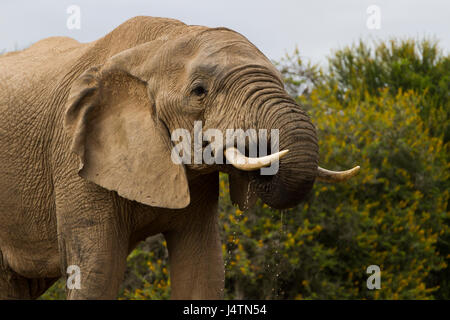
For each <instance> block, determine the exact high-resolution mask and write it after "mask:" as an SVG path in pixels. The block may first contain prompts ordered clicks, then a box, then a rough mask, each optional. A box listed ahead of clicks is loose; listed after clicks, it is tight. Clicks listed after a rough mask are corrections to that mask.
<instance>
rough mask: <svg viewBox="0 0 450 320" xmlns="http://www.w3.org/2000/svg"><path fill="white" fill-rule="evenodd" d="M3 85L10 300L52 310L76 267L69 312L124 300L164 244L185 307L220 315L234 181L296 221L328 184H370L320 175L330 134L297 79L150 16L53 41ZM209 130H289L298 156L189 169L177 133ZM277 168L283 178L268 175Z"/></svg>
mask: <svg viewBox="0 0 450 320" xmlns="http://www.w3.org/2000/svg"><path fill="white" fill-rule="evenodd" d="M0 70H1V73H0V88H1V89H0V114H1V116H0V298H2V299H35V298H38V297H39V296H40V295H42V294H43V293H44V292H45V291H46V290H47V289H48V288H49V287H50V286H51V285H52V284H53V283H54V282H55V281H56V280H57V279H59V278H61V277H63V278H65V279H66V280H67V279H68V277H70V273H67V272H68V270H71V269H70V268H71V267H73V266H76V267H77V268H78V269H79V270H80V273H79V276H80V278H79V280H80V285H79V286H76V287H69V286H68V288H67V298H68V299H114V298H115V297H117V294H118V292H119V290H120V285H121V282H122V280H123V277H124V273H125V269H126V259H127V256H128V255H129V253H130V252H131V251H132V250H133V249H134V248H135V247H136V246H137V244H138V243H139V242H141V241H143V240H145V239H146V238H147V237H149V236H152V235H156V234H162V235H163V236H164V237H165V239H166V241H167V248H168V253H169V263H170V277H171V298H172V299H220V298H222V297H223V291H224V262H223V258H222V250H221V239H220V236H219V227H218V197H219V191H218V190H219V173H220V172H223V173H225V174H228V177H229V181H230V196H231V199H232V201H233V203H234V204H236V205H238V206H239V207H240V208H242V209H244V210H245V209H248V208H249V207H251V206H252V205H253V204H254V202H255V199H258V198H259V199H261V201H263V202H264V203H266V204H267V205H269V206H271V207H273V208H275V209H282V208H290V207H294V206H295V205H297V204H298V203H299V202H300V201H302V200H303V199H304V198H305V196H306V195H307V194H308V193H309V192H310V190H311V189H312V187H313V184H314V182H315V181H316V180H319V179H322V180H324V181H331V182H334V181H342V180H346V179H348V178H350V177H352V176H354V175H355V174H356V173H357V171H358V169H359V167H355V168H353V169H351V170H347V171H341V172H338V171H329V170H326V169H323V168H321V167H319V166H318V162H319V160H318V159H319V151H318V139H317V134H316V129H315V127H314V125H313V124H312V122H311V120H310V118H309V117H308V115H307V114H306V112H305V111H304V110H302V109H301V107H300V106H299V105H298V104H297V103H296V102H295V100H294V99H293V98H292V97H290V96H289V95H288V94H287V92H286V91H285V89H284V85H283V79H282V76H281V74H280V73H279V71H278V70H277V69H276V68H275V66H274V65H273V64H272V62H270V60H269V59H268V58H267V57H265V55H264V54H263V53H262V52H261V51H259V50H258V49H257V48H256V47H255V46H254V45H253V44H252V43H251V42H250V41H249V40H248V39H246V38H245V37H244V36H243V35H241V34H239V33H238V32H235V31H233V30H230V29H227V28H223V27H220V28H209V27H204V26H196V25H187V24H185V23H183V22H181V21H178V20H174V19H166V18H153V17H144V16H139V17H135V18H132V19H130V20H128V21H126V22H124V23H123V24H121V25H120V26H118V27H117V28H115V29H114V30H113V31H111V32H110V33H108V34H107V35H106V36H104V37H102V38H100V39H98V40H96V41H93V42H89V43H80V42H78V41H76V40H74V39H71V38H68V37H51V38H47V39H44V40H41V41H38V42H36V43H35V44H33V45H32V46H30V47H29V48H27V49H24V50H21V51H16V52H10V53H6V54H3V55H2V56H0ZM196 121H202V123H203V129H202V130H203V132H205V131H206V130H208V129H210V128H216V129H217V130H222V131H224V130H226V129H227V128H242V129H243V130H246V129H249V128H256V129H268V130H269V129H277V130H279V131H278V132H279V140H278V144H279V147H280V148H281V150H283V151H281V152H279V153H275V152H272V151H270V152H269V156H267V155H266V157H261V159H262V158H264V159H265V160H264V159H262V160H261V163H260V164H259V165H257V166H256V167H255V166H253V167H246V166H245V165H246V164H249V163H250V162H251V161H250V160H252V159H255V157H253V158H252V157H250V156H249V155H248V154H246V153H245V152H246V151H245V150H244V151H242V152H239V150H238V149H236V148H235V149H232V146H228V145H224V146H223V149H222V152H223V153H224V154H225V157H227V159H228V158H232V157H231V156H230V152H232V151H233V150H235V151H236V150H237V151H236V153H235V155H236V156H237V157H238V158H239V157H240V158H241V159H244V163H243V164H242V163H241V164H239V163H238V162H237V161H236V159H235V160H234V162H233V160H230V162H229V163H224V164H220V163H213V164H206V163H190V164H186V163H181V164H180V163H175V162H174V161H173V159H172V158H171V154H172V150H173V147H174V141H173V140H172V138H171V132H173V131H174V130H176V129H177V128H185V129H187V130H188V131H189V132H192V131H193V127H194V123H195V122H196ZM219 142H220V141H219ZM205 147H206V146H205V144H202V145H201V148H205ZM230 150H231V151H230ZM288 151H289V152H288ZM227 152H228V153H227ZM267 157H268V158H269V160H267V159H268V158H267ZM256 159H258V157H256ZM275 160H276V161H278V171H277V172H276V174H273V175H262V174H261V170H259V169H261V168H262V167H264V166H267V165H269V164H272V163H273V162H274V161H275ZM256 163H258V161H256Z"/></svg>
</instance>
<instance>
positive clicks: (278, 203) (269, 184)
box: [255, 174, 314, 210]
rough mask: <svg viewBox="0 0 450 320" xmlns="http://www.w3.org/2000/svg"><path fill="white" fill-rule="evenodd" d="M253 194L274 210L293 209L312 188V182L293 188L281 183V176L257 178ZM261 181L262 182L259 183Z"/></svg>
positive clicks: (298, 184) (304, 182)
mask: <svg viewBox="0 0 450 320" xmlns="http://www.w3.org/2000/svg"><path fill="white" fill-rule="evenodd" d="M256 179H257V181H258V182H257V183H256V184H255V185H256V188H255V192H256V194H257V195H258V197H259V198H260V199H261V200H262V201H263V202H264V203H265V204H267V205H268V206H270V207H272V208H274V209H280V210H282V209H288V208H293V207H295V206H296V205H298V204H299V203H301V202H302V201H303V200H305V198H306V197H307V196H308V194H309V193H310V191H311V189H312V188H313V186H314V179H313V180H309V181H308V180H305V181H302V182H301V183H297V184H296V185H295V186H292V185H289V184H288V183H286V182H285V181H283V180H284V179H283V176H282V174H277V175H274V176H271V177H270V176H269V177H258V178H256ZM261 180H262V181H261Z"/></svg>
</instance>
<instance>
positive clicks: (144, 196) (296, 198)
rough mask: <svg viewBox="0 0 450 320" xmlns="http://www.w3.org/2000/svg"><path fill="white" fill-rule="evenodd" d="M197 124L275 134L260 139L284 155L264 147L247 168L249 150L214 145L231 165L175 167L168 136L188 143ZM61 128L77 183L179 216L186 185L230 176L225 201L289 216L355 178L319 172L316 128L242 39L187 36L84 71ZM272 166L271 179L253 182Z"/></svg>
mask: <svg viewBox="0 0 450 320" xmlns="http://www.w3.org/2000/svg"><path fill="white" fill-rule="evenodd" d="M197 121H201V122H202V124H203V127H202V130H203V132H205V133H206V132H207V131H208V129H212V128H214V129H217V130H220V131H221V132H223V133H224V134H223V136H225V135H226V134H225V131H226V130H227V129H228V128H239V129H242V130H243V131H246V130H248V129H255V130H268V132H270V130H272V129H278V130H279V131H278V132H279V135H278V137H279V138H278V139H277V141H276V143H275V144H273V143H274V142H275V141H273V140H271V138H270V137H268V138H267V139H268V142H269V143H268V144H269V145H271V146H272V145H278V147H279V149H280V150H282V151H281V152H280V153H275V151H276V150H271V148H270V147H269V150H268V153H269V156H267V157H262V156H261V154H262V153H261V154H257V155H256V157H257V158H258V156H260V157H259V158H258V159H254V158H249V157H248V156H249V154H248V147H246V148H244V149H243V151H242V149H240V150H241V151H238V149H235V148H234V146H232V145H229V144H227V142H226V141H220V144H221V146H222V148H221V149H220V150H222V151H221V152H224V154H225V157H226V158H227V159H228V161H229V163H230V164H217V163H213V164H207V163H196V162H195V161H192V162H190V163H189V164H186V163H184V164H178V163H174V161H173V158H172V157H171V155H172V151H173V147H174V143H173V141H171V133H172V132H174V131H175V130H177V129H180V128H183V129H186V130H188V131H189V132H191V133H192V135H191V137H190V139H192V140H195V136H194V133H193V132H194V126H195V123H196V122H197ZM65 126H66V128H67V130H68V132H69V133H70V136H71V137H72V150H73V151H74V152H75V153H76V154H78V156H79V157H80V159H81V167H80V172H79V173H80V175H81V176H82V177H84V178H86V179H87V180H89V181H92V182H94V183H97V184H98V185H100V186H102V187H104V188H107V189H109V190H115V191H117V192H118V194H119V195H121V196H123V197H125V198H127V199H131V200H136V201H138V202H141V203H144V204H147V205H152V206H157V207H165V208H183V207H186V206H187V205H188V204H189V202H190V190H189V183H188V181H189V179H190V178H191V177H193V176H196V175H201V174H202V173H209V172H212V171H219V170H220V171H225V172H227V173H228V174H229V175H230V188H231V190H230V193H231V197H232V200H233V202H234V203H237V204H239V206H240V207H241V208H244V209H245V208H248V207H250V206H251V204H252V203H253V202H254V200H255V199H256V198H257V197H260V198H261V199H262V201H264V202H265V203H267V204H268V205H270V206H272V207H274V208H287V207H292V206H294V205H296V204H297V203H299V202H300V201H301V200H302V199H303V198H304V197H305V195H306V194H307V193H308V192H309V191H310V189H311V188H312V186H313V184H314V181H315V180H316V179H322V180H327V181H339V180H345V179H347V178H349V177H351V176H352V175H354V174H355V173H356V172H357V171H358V167H357V168H354V169H352V170H349V171H346V172H332V171H328V170H325V169H322V168H320V167H318V159H319V154H318V140H317V135H316V131H315V128H314V125H313V124H312V123H311V121H310V119H309V117H308V115H307V114H306V113H305V112H304V111H303V110H302V109H301V108H300V106H299V105H298V104H297V103H296V102H295V101H294V100H293V99H292V98H291V97H290V96H289V95H288V94H287V93H286V91H285V90H284V87H283V81H282V77H281V75H280V73H279V72H278V71H277V69H276V68H275V67H274V66H273V64H272V63H271V62H270V61H269V60H268V59H267V58H266V57H265V56H264V55H263V54H262V53H261V52H260V51H259V50H258V49H257V48H256V47H255V46H254V45H253V44H251V43H250V42H249V41H248V40H247V39H246V38H245V37H243V36H242V35H240V34H238V33H236V32H234V31H232V30H229V29H225V28H215V29H210V28H203V27H192V28H191V31H190V32H187V33H184V34H180V35H178V34H176V35H172V36H165V37H164V38H160V39H157V40H153V41H150V42H146V43H144V44H141V45H138V46H136V47H133V48H131V49H128V50H126V51H123V52H120V53H118V54H116V55H114V56H112V57H110V58H109V59H107V61H106V62H105V63H104V64H103V65H99V66H97V67H93V68H91V69H89V70H87V71H85V72H84V73H83V74H82V75H81V76H80V77H79V78H78V79H77V80H76V81H75V82H74V84H73V85H72V89H71V91H70V95H69V99H68V107H67V110H66V118H65ZM209 142H211V141H209ZM216 142H217V141H216ZM246 142H247V143H249V144H250V143H255V141H254V139H253V140H252V139H251V138H248V139H247V140H246ZM206 145H207V144H203V145H202V148H205V147H206ZM260 151H261V150H260ZM195 152H196V150H194V149H193V150H192V155H194V154H195ZM258 152H259V151H258ZM282 156H283V157H282ZM236 159H241V160H242V162H239V161H236ZM278 160H279V166H278V171H277V173H276V174H274V175H261V174H260V170H259V169H261V168H262V167H265V166H267V165H270V164H272V162H273V161H278Z"/></svg>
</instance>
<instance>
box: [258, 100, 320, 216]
mask: <svg viewBox="0 0 450 320" xmlns="http://www.w3.org/2000/svg"><path fill="white" fill-rule="evenodd" d="M263 126H264V127H265V128H267V129H269V130H270V129H278V130H279V150H289V152H288V153H287V154H285V155H284V157H282V159H280V160H279V170H278V172H277V173H276V174H275V175H267V176H262V175H259V174H258V173H257V174H256V175H255V176H253V180H254V182H253V185H254V188H255V189H254V190H255V192H256V194H257V195H258V196H259V197H260V198H261V199H262V200H263V201H264V202H265V203H267V204H268V205H269V206H271V207H273V208H277V209H284V208H290V207H293V206H295V205H297V204H298V203H299V202H300V201H302V200H303V199H304V198H305V196H306V195H307V194H308V192H309V191H310V190H311V188H312V187H313V184H314V180H315V178H316V177H317V175H318V160H319V147H318V141H317V135H316V130H315V127H314V125H313V124H312V123H311V121H310V119H309V117H308V116H307V114H306V113H305V112H304V111H303V110H301V109H300V108H299V106H298V105H296V104H295V103H284V104H283V105H282V106H281V107H275V106H272V107H271V108H270V109H269V110H267V111H266V112H265V116H264V119H263Z"/></svg>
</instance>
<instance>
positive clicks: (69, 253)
mask: <svg viewBox="0 0 450 320" xmlns="http://www.w3.org/2000/svg"><path fill="white" fill-rule="evenodd" d="M84 188H86V190H76V191H78V192H79V193H78V195H77V194H71V193H70V192H68V190H67V189H66V190H64V192H58V194H57V220H58V222H57V224H58V242H59V251H60V256H61V267H62V274H63V275H65V277H66V282H67V280H69V281H68V282H67V283H68V288H67V298H68V299H71V300H72V299H115V298H116V297H117V294H118V291H119V289H120V285H121V283H122V280H123V277H124V273H125V268H126V258H127V255H128V236H129V234H128V232H129V231H128V229H127V224H126V223H124V221H123V219H124V217H123V215H121V213H122V212H118V210H117V209H116V206H115V205H114V202H115V201H114V195H113V193H111V192H106V191H104V190H101V189H99V188H98V187H97V186H95V185H86V186H84ZM80 191H86V192H80ZM79 194H81V195H82V196H81V197H80V196H79ZM68 272H69V273H68Z"/></svg>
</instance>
